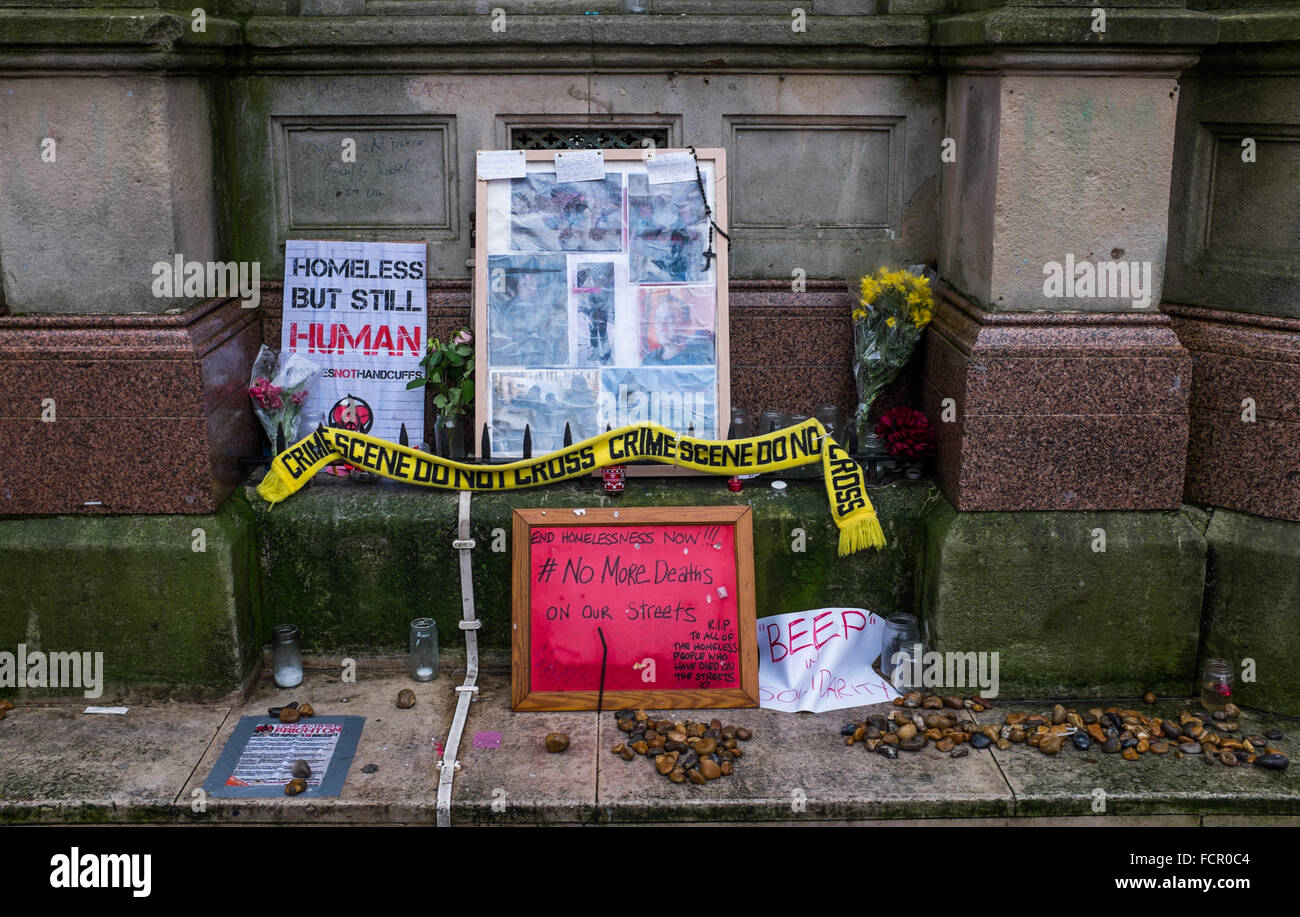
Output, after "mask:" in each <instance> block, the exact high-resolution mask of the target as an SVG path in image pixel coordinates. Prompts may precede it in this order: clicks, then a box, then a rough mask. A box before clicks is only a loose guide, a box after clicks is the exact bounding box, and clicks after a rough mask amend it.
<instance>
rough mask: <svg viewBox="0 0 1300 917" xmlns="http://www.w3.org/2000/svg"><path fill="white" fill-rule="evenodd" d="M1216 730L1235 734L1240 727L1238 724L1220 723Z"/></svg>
mask: <svg viewBox="0 0 1300 917" xmlns="http://www.w3.org/2000/svg"><path fill="white" fill-rule="evenodd" d="M1218 728H1219V729H1221V730H1222V731H1224V732H1236V731H1237V730H1238V729H1240V728H1241V725H1240V724H1238V723H1220V724H1219V726H1218Z"/></svg>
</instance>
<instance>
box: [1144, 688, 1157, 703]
mask: <svg viewBox="0 0 1300 917" xmlns="http://www.w3.org/2000/svg"><path fill="white" fill-rule="evenodd" d="M1142 700H1143V702H1144V703H1148V704H1154V703H1155V702H1156V696H1155V694H1154V692H1151V691H1148V692H1147V693H1146V694H1143V695H1142Z"/></svg>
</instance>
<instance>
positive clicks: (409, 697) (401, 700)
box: [280, 688, 415, 722]
mask: <svg viewBox="0 0 1300 917" xmlns="http://www.w3.org/2000/svg"><path fill="white" fill-rule="evenodd" d="M414 706H415V692H414V691H412V690H411V689H410V688H403V689H402V690H400V691H398V692H397V708H398V709H399V710H410V709H411V708H412V707H414ZM280 714H281V716H282V717H283V715H284V711H280ZM286 722H288V720H286Z"/></svg>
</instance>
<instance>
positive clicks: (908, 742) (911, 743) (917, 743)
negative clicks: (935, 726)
mask: <svg viewBox="0 0 1300 917" xmlns="http://www.w3.org/2000/svg"><path fill="white" fill-rule="evenodd" d="M926 744H927V743H926V741H925V739H924V738H923V737H921V736H912V737H911V738H910V739H904V740H903V741H901V742H899V743H898V747H899V748H901V749H902V750H903V751H920V750H921V749H922V748H925V746H926Z"/></svg>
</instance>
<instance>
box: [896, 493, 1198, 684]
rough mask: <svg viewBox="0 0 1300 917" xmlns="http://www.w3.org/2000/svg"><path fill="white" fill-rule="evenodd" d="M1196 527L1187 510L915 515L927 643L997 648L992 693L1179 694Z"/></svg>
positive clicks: (942, 509)
mask: <svg viewBox="0 0 1300 917" xmlns="http://www.w3.org/2000/svg"><path fill="white" fill-rule="evenodd" d="M1203 524H1204V514H1203V513H1202V512H1201V511H1199V510H1194V509H1191V508H1184V509H1183V510H1180V511H1173V512H1080V513H1068V512H1020V513H959V512H957V511H956V510H954V509H953V508H952V506H951V504H949V503H948V502H947V501H941V502H940V503H939V504H938V505H937V506H936V507H935V508H934V509H933V510H932V511H931V512H930V513H929V514H928V515H927V517H926V519H925V520H924V530H925V531H924V544H923V548H922V554H921V558H920V568H919V572H918V575H917V591H918V594H919V609H920V612H921V615H922V617H923V618H924V620H925V621H926V622H927V623H928V624H929V626H930V629H931V633H932V635H933V639H934V643H935V646H934V649H936V650H938V651H939V652H948V651H956V652H963V653H964V652H976V653H979V652H988V653H994V652H996V653H998V654H999V655H998V662H999V682H1000V684H999V690H1000V693H1001V696H1005V697H1105V696H1112V697H1132V696H1136V695H1140V694H1142V693H1143V692H1145V691H1148V690H1151V691H1155V692H1156V693H1157V694H1162V695H1168V694H1183V693H1185V692H1187V691H1189V690H1191V687H1192V682H1193V680H1194V675H1195V666H1196V652H1197V640H1198V634H1199V625H1200V615H1201V593H1202V587H1203V585H1204V582H1205V556H1206V546H1205V537H1204V536H1203V534H1202V526H1203ZM1103 534H1104V538H1105V542H1104V547H1105V550H1104V551H1103V550H1098V549H1097V548H1099V547H1100V546H1101V544H1102V542H1101V541H1099V538H1100V537H1102V535H1103Z"/></svg>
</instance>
